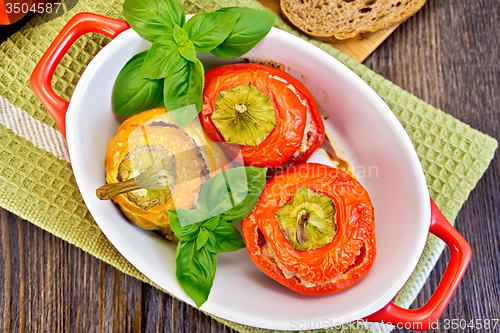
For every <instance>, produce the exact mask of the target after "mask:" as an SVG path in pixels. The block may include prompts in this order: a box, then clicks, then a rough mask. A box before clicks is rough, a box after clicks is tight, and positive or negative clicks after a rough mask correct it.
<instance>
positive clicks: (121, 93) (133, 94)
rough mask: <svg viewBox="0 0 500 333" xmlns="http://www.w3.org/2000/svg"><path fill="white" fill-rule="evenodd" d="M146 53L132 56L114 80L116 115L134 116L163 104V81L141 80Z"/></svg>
mask: <svg viewBox="0 0 500 333" xmlns="http://www.w3.org/2000/svg"><path fill="white" fill-rule="evenodd" d="M146 53H147V52H142V53H139V54H136V55H135V56H133V57H132V59H130V60H129V61H128V62H127V63H126V64H125V66H124V67H123V68H122V69H121V71H120V73H119V74H118V77H117V78H116V82H115V87H114V89H113V108H114V111H115V113H116V114H136V113H139V112H142V111H145V110H149V109H152V108H155V107H158V106H161V105H162V104H163V80H150V79H144V78H141V70H142V64H143V62H144V59H145V58H146Z"/></svg>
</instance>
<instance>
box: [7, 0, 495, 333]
mask: <svg viewBox="0 0 500 333" xmlns="http://www.w3.org/2000/svg"><path fill="white" fill-rule="evenodd" d="M499 22H500V7H499V6H498V4H497V3H496V2H495V1H491V0H475V1H466V0H428V2H427V4H426V5H425V6H424V7H423V9H422V10H421V11H420V12H418V13H417V14H416V15H415V16H413V17H412V18H410V19H409V20H408V21H406V22H405V23H403V24H402V25H401V26H400V27H399V28H398V29H397V30H396V31H395V32H394V33H393V34H392V36H390V37H389V38H388V39H387V41H386V42H385V43H383V44H382V45H381V46H380V47H379V48H378V49H377V50H376V51H375V52H374V53H373V54H372V55H371V56H370V57H369V58H368V59H367V60H366V61H365V65H366V66H368V67H369V68H371V69H373V70H374V71H375V72H377V73H379V74H381V75H383V76H384V77H386V78H387V79H389V80H391V81H393V82H394V83H396V84H398V85H399V86H401V87H402V88H404V89H406V90H408V91H409V92H411V93H413V94H415V95H417V96H418V97H420V98H422V99H423V100H424V101H426V102H428V103H430V104H432V105H434V106H436V107H438V108H441V109H443V110H444V111H445V112H447V113H449V114H451V115H453V116H454V117H456V118H458V119H460V120H462V121H464V122H465V123H467V124H469V125H471V126H472V127H473V128H476V129H478V130H480V131H482V132H484V133H487V134H489V135H491V136H493V137H494V138H496V139H499V138H500V88H499V84H500V66H499V61H500V23H499ZM0 29H3V30H2V33H3V34H4V35H5V34H7V33H12V32H14V31H10V32H7V29H8V28H5V27H2V28H0ZM11 30H13V29H11ZM499 176H500V161H499V154H498V153H497V154H496V155H495V159H494V160H493V162H492V164H491V165H490V167H489V168H488V170H487V171H486V173H485V175H484V176H483V177H482V179H481V180H480V181H479V183H478V184H477V186H476V188H475V189H474V190H473V191H472V193H471V195H470V197H469V199H468V200H467V202H466V203H465V205H464V207H463V208H462V210H461V211H460V213H459V215H458V218H457V220H456V224H455V227H456V228H457V230H458V231H459V232H460V233H461V234H462V235H463V236H464V237H465V238H466V239H467V240H468V241H469V243H470V245H471V247H472V251H473V254H472V261H471V264H470V266H469V268H468V270H467V272H466V274H465V276H464V279H463V281H462V282H461V283H460V285H459V287H458V289H457V291H456V292H455V295H454V296H453V298H452V300H451V302H450V304H449V305H448V307H447V309H446V311H445V312H444V314H443V316H442V317H441V319H440V323H441V324H442V325H443V324H444V323H445V321H446V320H449V321H451V320H453V319H455V320H458V321H460V320H462V321H463V320H464V319H465V320H466V321H467V323H469V322H470V321H471V320H474V321H476V320H478V321H482V322H483V323H485V320H486V319H489V320H490V322H491V323H493V322H494V320H495V319H497V320H498V319H499V318H500V295H499V293H500V292H499V290H500V271H499V263H500V259H499V258H500V208H499V205H500V200H499V199H500V195H499V186H500V177H499ZM0 211H1V212H0V330H4V331H5V332H231V331H232V330H231V329H228V328H226V327H224V326H223V325H221V324H219V323H217V322H216V321H214V320H212V319H211V318H209V317H207V316H205V315H204V314H202V313H200V312H199V311H197V310H195V309H193V308H191V307H190V306H188V305H186V304H184V303H182V302H180V301H177V300H175V299H172V297H170V296H168V295H166V294H164V293H162V292H160V291H159V290H157V289H155V288H153V287H151V286H149V285H147V284H144V283H142V282H139V281H138V280H136V279H134V278H131V277H129V276H127V275H125V274H123V273H121V272H119V271H118V270H116V269H114V268H113V267H111V266H109V265H107V264H105V263H103V262H101V261H99V260H98V259H96V258H94V257H92V256H90V255H88V254H86V253H85V252H83V251H81V250H80V249H78V248H76V247H74V246H72V245H69V244H68V243H66V242H64V241H62V240H61V239H58V238H56V237H54V236H53V235H51V234H49V233H47V232H45V231H43V230H41V229H39V228H38V227H35V226H34V225H32V224H31V223H29V222H28V221H24V220H22V219H20V218H19V217H17V216H15V215H14V214H11V213H9V212H7V211H5V210H3V209H0ZM448 255H449V252H448V250H447V249H446V250H445V252H444V255H443V256H442V257H441V258H440V260H439V262H438V263H437V265H436V267H435V269H434V270H433V272H432V274H431V276H430V277H429V279H428V281H427V283H426V284H425V286H424V288H423V290H422V291H421V293H420V294H419V296H418V298H417V299H416V301H415V302H414V304H413V305H412V307H413V308H418V307H420V306H421V305H422V304H424V303H425V301H426V300H428V299H429V297H430V296H431V294H432V292H433V291H434V289H435V288H436V286H437V284H438V283H439V280H440V278H441V276H442V275H443V272H444V270H445V268H446V263H447V260H448ZM396 331H398V330H395V332H396ZM399 331H400V332H405V330H399ZM436 332H500V323H498V325H497V327H496V329H495V330H493V329H490V330H484V329H481V330H478V329H472V328H469V329H466V330H460V329H458V330H453V329H449V330H445V329H440V330H436Z"/></svg>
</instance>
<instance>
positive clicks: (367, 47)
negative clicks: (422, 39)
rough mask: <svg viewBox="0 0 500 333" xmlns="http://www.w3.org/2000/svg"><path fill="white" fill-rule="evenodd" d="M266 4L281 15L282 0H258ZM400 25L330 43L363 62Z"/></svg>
mask: <svg viewBox="0 0 500 333" xmlns="http://www.w3.org/2000/svg"><path fill="white" fill-rule="evenodd" d="M258 1H259V2H260V3H262V4H263V5H264V6H266V7H268V8H270V9H271V10H272V11H273V12H275V13H276V14H277V15H280V0H258ZM398 26H399V24H398V25H396V26H393V27H391V28H389V29H384V30H380V31H378V32H375V33H372V34H366V35H364V36H362V37H361V38H360V39H355V40H350V41H347V42H343V43H329V44H330V45H331V46H332V47H334V48H336V49H337V50H339V51H340V52H343V53H345V54H347V55H348V56H349V57H351V58H352V59H354V60H356V61H358V62H363V61H364V60H365V59H366V58H368V56H369V55H370V54H371V53H372V52H373V51H375V49H376V48H377V47H378V46H379V45H380V44H382V42H383V41H384V40H385V39H386V38H387V37H389V35H390V34H392V32H393V31H394V30H396V28H397V27H398Z"/></svg>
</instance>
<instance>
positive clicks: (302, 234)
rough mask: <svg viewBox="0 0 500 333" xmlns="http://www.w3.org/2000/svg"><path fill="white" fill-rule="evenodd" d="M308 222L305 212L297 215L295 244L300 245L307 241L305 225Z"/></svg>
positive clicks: (306, 212) (302, 211)
mask: <svg viewBox="0 0 500 333" xmlns="http://www.w3.org/2000/svg"><path fill="white" fill-rule="evenodd" d="M308 222H309V212H308V211H306V210H301V211H300V212H299V214H298V215H297V235H296V236H297V243H299V244H300V245H303V244H305V242H307V240H308V239H309V235H308V234H307V230H306V227H307V223H308Z"/></svg>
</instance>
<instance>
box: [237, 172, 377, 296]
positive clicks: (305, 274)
mask: <svg viewBox="0 0 500 333" xmlns="http://www.w3.org/2000/svg"><path fill="white" fill-rule="evenodd" d="M301 187H306V188H309V189H310V190H313V191H315V192H318V193H321V194H323V195H326V196H328V197H330V198H331V199H333V202H334V205H335V207H336V211H337V213H336V222H337V231H336V234H335V236H334V237H333V240H332V241H331V242H330V243H329V244H327V245H325V246H322V247H319V248H316V249H310V250H295V249H294V248H293V246H292V245H291V244H290V242H289V241H288V239H287V238H285V235H284V234H283V232H282V230H281V228H280V225H279V223H278V221H277V219H276V217H275V215H276V213H277V212H278V210H279V209H280V208H281V207H282V206H283V205H284V204H285V203H287V202H289V201H290V200H291V199H292V196H293V194H294V193H295V192H296V191H297V190H298V189H299V188H301ZM242 230H243V238H244V240H245V244H246V247H247V250H248V253H249V255H250V257H251V258H252V260H253V262H254V263H255V265H257V267H259V268H260V269H261V270H262V271H263V272H264V273H266V274H267V275H268V276H270V277H271V278H273V279H274V280H276V281H278V282H279V283H281V284H282V285H284V286H286V287H288V288H290V289H292V290H294V291H296V292H299V293H301V294H306V295H324V294H330V293H334V292H337V291H340V290H343V289H345V288H348V287H349V286H351V285H353V284H354V283H355V282H357V281H358V280H360V279H361V278H362V277H363V276H364V275H365V274H366V273H367V272H368V270H369V269H370V268H371V266H372V265H373V261H374V259H375V255H376V249H375V221H374V214H373V206H372V204H371V201H370V197H369V196H368V193H367V192H366V190H365V189H364V188H363V186H362V185H361V184H359V183H358V182H357V181H356V180H355V179H354V178H352V177H351V176H349V175H348V174H347V173H345V172H343V171H341V170H339V169H336V168H332V167H329V166H325V165H321V164H315V163H305V164H300V165H297V166H294V167H293V168H290V169H287V170H285V171H283V172H281V173H279V174H277V175H276V176H275V177H274V178H272V179H270V180H268V184H267V185H266V188H265V189H264V192H263V193H262V195H261V197H260V199H259V201H258V203H257V205H256V207H255V209H254V210H253V211H252V213H251V214H250V215H249V216H248V217H247V218H246V219H244V220H243V221H242ZM271 248H272V249H271ZM270 253H274V255H270ZM280 266H281V267H280ZM282 268H285V270H286V273H287V275H288V278H287V276H285V273H284V270H283V269H282ZM291 274H293V276H290V275H291ZM304 281H306V283H304ZM306 285H309V286H306Z"/></svg>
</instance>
